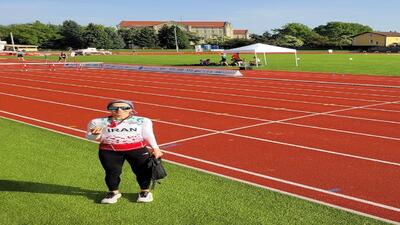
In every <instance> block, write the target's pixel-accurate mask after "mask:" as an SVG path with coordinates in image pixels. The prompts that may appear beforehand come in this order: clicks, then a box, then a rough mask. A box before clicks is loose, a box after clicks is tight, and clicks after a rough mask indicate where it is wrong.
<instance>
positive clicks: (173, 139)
mask: <svg viewBox="0 0 400 225" xmlns="http://www.w3.org/2000/svg"><path fill="white" fill-rule="evenodd" d="M252 77H253V78H257V79H252ZM259 78H263V79H259ZM264 78H268V79H264ZM270 78H272V79H270ZM296 79H297V80H298V81H295V80H296ZM386 79H388V80H386ZM306 81H307V82H306ZM308 81H310V82H308ZM398 81H399V79H396V78H384V77H370V76H368V77H367V76H332V75H328V74H316V73H284V72H249V73H248V74H247V73H246V74H245V77H244V78H226V77H210V76H188V75H175V74H157V73H137V72H128V71H102V70H69V71H64V70H56V71H52V72H50V71H45V70H43V71H29V72H10V71H0V100H1V104H0V116H3V117H7V118H11V119H15V120H18V121H23V122H26V123H29V124H33V125H37V126H40V127H45V128H48V129H52V130H56V131H60V132H63V133H67V134H71V135H74V136H78V137H83V132H84V130H85V127H86V123H87V122H88V121H89V120H90V119H92V118H94V117H99V116H104V115H107V114H106V113H107V112H106V111H104V106H105V105H106V103H107V102H108V101H109V100H110V99H114V98H125V99H132V100H134V101H135V102H136V108H137V110H138V111H139V113H140V115H143V116H147V117H150V118H152V119H153V120H154V121H155V123H154V126H155V131H156V135H157V139H158V142H159V143H160V144H161V146H163V148H164V149H165V151H166V152H167V154H166V159H168V160H170V161H173V162H176V163H181V164H184V165H188V166H191V167H194V168H198V169H202V170H206V171H209V172H212V173H217V174H220V175H223V176H227V177H230V178H233V179H238V180H241V181H244V182H249V183H251V184H254V185H257V186H262V187H264V188H268V189H273V190H277V191H280V192H285V193H289V194H291V195H295V196H298V197H301V198H305V199H307V200H311V201H317V202H320V203H323V204H328V205H332V206H334V207H338V208H343V209H345V210H348V211H353V212H356V213H359V214H363V215H367V216H371V217H378V218H381V219H384V220H388V221H389V222H390V221H392V222H394V221H396V222H399V221H400V192H399V191H398V187H400V179H399V177H400V152H399V151H398V147H399V146H400V145H399V143H400V120H399V118H400V117H399V114H400V106H399V102H400V97H399V96H400V88H396V87H393V86H399V87H400V85H399V82H398ZM327 82H329V83H327ZM357 84H363V85H364V86H358V85H357ZM368 84H371V85H369V86H368ZM388 84H390V86H391V87H386V86H388ZM21 105H23V106H26V105H29V106H30V107H28V108H27V107H21ZM49 108H51V109H52V113H47V112H48V109H49Z"/></svg>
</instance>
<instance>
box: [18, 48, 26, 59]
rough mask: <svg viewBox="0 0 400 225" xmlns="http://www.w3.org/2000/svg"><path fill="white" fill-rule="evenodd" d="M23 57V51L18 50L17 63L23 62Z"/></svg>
mask: <svg viewBox="0 0 400 225" xmlns="http://www.w3.org/2000/svg"><path fill="white" fill-rule="evenodd" d="M24 56H25V52H24V50H18V51H17V59H18V61H25V58H24Z"/></svg>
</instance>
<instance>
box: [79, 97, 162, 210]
mask: <svg viewBox="0 0 400 225" xmlns="http://www.w3.org/2000/svg"><path fill="white" fill-rule="evenodd" d="M107 110H108V111H110V113H111V115H110V116H108V117H103V118H97V119H93V120H91V121H90V122H89V124H88V129H87V133H86V137H87V138H88V139H90V140H99V141H100V146H99V159H100V162H101V165H102V166H103V168H104V170H105V173H106V176H105V181H106V184H107V187H108V190H109V193H108V194H107V195H106V197H105V198H104V199H103V200H101V203H105V204H112V203H116V202H117V201H118V199H119V198H120V197H121V193H120V192H119V189H118V186H119V183H120V181H121V179H120V175H121V172H122V165H123V163H124V161H125V160H126V161H128V163H129V164H130V166H131V168H132V171H133V173H134V174H135V175H136V180H137V182H138V184H139V186H140V189H141V190H140V193H139V196H138V199H137V202H151V201H153V196H152V194H151V193H150V191H149V187H150V183H151V168H148V167H147V159H148V158H149V157H151V155H153V156H154V157H155V158H159V157H161V156H162V155H163V153H162V152H161V150H160V149H159V147H158V145H157V142H156V139H155V137H154V133H153V124H152V122H151V120H150V119H148V118H145V117H139V116H135V115H134V112H135V111H134V109H133V103H132V102H131V101H126V100H114V101H111V102H110V103H109V104H108V105H107ZM148 145H150V146H151V148H152V150H151V151H149V149H148V148H147V146H148Z"/></svg>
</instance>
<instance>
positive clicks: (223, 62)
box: [219, 53, 228, 66]
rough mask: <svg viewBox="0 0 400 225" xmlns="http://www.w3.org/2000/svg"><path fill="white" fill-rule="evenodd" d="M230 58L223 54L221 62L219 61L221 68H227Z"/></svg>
mask: <svg viewBox="0 0 400 225" xmlns="http://www.w3.org/2000/svg"><path fill="white" fill-rule="evenodd" d="M227 61H228V57H227V56H226V53H222V54H221V61H219V63H220V64H221V66H227V65H228V62H227Z"/></svg>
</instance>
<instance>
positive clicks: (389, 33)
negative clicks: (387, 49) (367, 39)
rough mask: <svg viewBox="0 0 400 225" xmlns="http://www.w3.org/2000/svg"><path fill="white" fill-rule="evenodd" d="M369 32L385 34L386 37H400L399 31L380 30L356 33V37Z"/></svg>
mask: <svg viewBox="0 0 400 225" xmlns="http://www.w3.org/2000/svg"><path fill="white" fill-rule="evenodd" d="M368 33H371V34H378V35H382V36H385V37H400V33H398V32H379V31H373V32H364V33H361V34H357V35H354V37H356V36H359V35H362V34H368Z"/></svg>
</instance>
